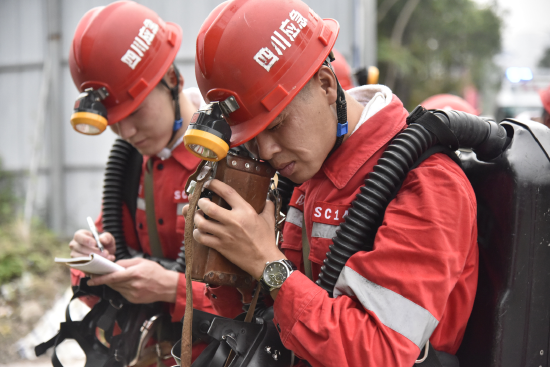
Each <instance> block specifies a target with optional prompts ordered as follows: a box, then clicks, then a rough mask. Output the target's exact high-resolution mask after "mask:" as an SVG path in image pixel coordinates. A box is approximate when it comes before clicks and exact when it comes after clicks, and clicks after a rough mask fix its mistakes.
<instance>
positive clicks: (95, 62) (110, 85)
mask: <svg viewBox="0 0 550 367" xmlns="http://www.w3.org/2000/svg"><path fill="white" fill-rule="evenodd" d="M181 39H182V31H181V28H180V27H179V26H178V25H177V24H174V23H169V22H164V21H163V20H162V19H161V18H160V17H159V16H158V15H157V14H156V13H155V12H154V11H152V10H151V9H148V8H146V7H145V6H143V5H140V4H138V3H135V2H133V1H118V2H115V3H112V4H109V5H107V6H101V7H97V8H93V9H91V10H90V11H88V12H87V13H86V14H85V15H84V16H83V17H82V19H81V20H80V22H79V23H78V26H77V27H76V31H75V34H74V37H73V42H72V44H71V50H70V53H69V68H70V70H71V76H72V78H73V81H74V83H75V85H76V87H77V88H78V90H79V91H81V92H82V91H84V90H85V89H88V88H93V89H94V90H96V89H99V88H102V87H105V88H106V89H107V91H108V93H109V96H108V97H107V98H106V99H105V100H103V101H102V103H103V104H104V105H105V107H106V108H107V115H108V117H107V120H108V124H109V125H112V124H115V123H117V122H118V121H120V120H122V119H123V118H125V117H126V116H128V115H129V114H130V113H131V112H132V111H134V110H135V108H136V107H137V106H138V105H139V104H140V103H141V102H142V101H143V100H144V99H145V97H146V96H147V95H148V94H149V93H150V92H151V91H152V90H153V88H155V86H156V85H157V84H158V83H159V82H160V80H161V79H162V77H163V76H164V74H166V71H167V70H168V68H169V67H170V65H171V64H172V62H173V61H174V59H175V58H176V54H177V52H178V50H179V47H180V44H181Z"/></svg>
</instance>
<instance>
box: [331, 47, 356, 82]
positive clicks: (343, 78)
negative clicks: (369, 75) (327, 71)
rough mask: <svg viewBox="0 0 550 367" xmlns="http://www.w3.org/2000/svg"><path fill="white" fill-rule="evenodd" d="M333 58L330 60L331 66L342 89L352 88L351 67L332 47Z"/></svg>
mask: <svg viewBox="0 0 550 367" xmlns="http://www.w3.org/2000/svg"><path fill="white" fill-rule="evenodd" d="M332 53H333V54H334V58H335V60H334V61H333V62H331V64H332V68H333V69H334V72H335V73H336V77H337V78H338V81H339V82H340V85H341V86H342V88H343V89H344V90H348V89H351V88H353V87H354V86H353V81H352V80H351V68H350V66H349V64H348V62H347V61H346V59H345V58H344V56H343V55H342V54H341V53H340V52H338V50H336V49H332Z"/></svg>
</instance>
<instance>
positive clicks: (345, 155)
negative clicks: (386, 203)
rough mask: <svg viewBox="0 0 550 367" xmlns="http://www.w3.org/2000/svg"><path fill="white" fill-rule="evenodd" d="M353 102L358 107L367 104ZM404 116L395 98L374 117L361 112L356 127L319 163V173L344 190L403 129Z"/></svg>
mask: <svg viewBox="0 0 550 367" xmlns="http://www.w3.org/2000/svg"><path fill="white" fill-rule="evenodd" d="M363 88H364V87H363ZM356 89H358V88H356ZM352 91H353V90H352ZM356 93H357V92H356ZM350 94H352V96H353V94H355V93H350ZM354 97H355V96H354ZM356 99H357V100H358V101H359V102H361V103H362V104H367V103H368V101H365V100H364V99H363V100H362V99H361V98H356ZM366 108H368V104H367V106H366ZM407 115H408V113H407V110H405V108H404V107H403V103H401V101H400V100H399V98H397V96H396V95H392V98H391V101H390V102H389V103H388V104H387V105H385V107H382V108H381V109H380V110H379V111H378V112H376V113H375V114H374V115H371V114H369V113H365V112H364V113H363V115H362V116H361V120H362V121H360V123H361V122H362V124H361V125H360V126H359V128H357V129H356V130H355V131H354V132H353V134H352V135H351V136H350V137H348V138H347V139H346V140H345V141H344V143H343V144H342V145H341V146H340V147H339V148H338V149H337V150H336V151H335V152H334V153H333V154H332V155H331V156H330V157H329V158H328V159H327V160H326V161H325V163H323V166H322V170H323V172H324V174H325V175H326V176H327V177H328V179H329V180H330V181H331V182H332V184H333V185H334V186H335V187H336V188H338V189H342V188H344V187H345V186H346V185H347V184H348V182H349V180H350V179H351V178H352V177H353V176H354V175H355V174H356V173H357V171H358V170H359V169H360V168H361V167H362V166H363V165H364V164H365V162H366V161H367V160H369V159H370V158H371V157H372V156H373V155H374V154H375V153H376V152H377V151H378V150H380V149H381V148H382V147H384V146H385V145H386V144H388V142H389V141H390V140H391V139H392V138H393V137H394V136H395V135H396V134H397V133H398V132H399V131H401V130H402V129H403V128H404V127H405V125H406V123H405V120H406V118H407ZM369 116H370V117H369Z"/></svg>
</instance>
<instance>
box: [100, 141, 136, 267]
mask: <svg viewBox="0 0 550 367" xmlns="http://www.w3.org/2000/svg"><path fill="white" fill-rule="evenodd" d="M136 153H137V151H136V149H135V148H134V147H133V146H132V145H130V143H127V142H125V141H124V140H122V139H117V140H116V141H115V143H114V144H113V147H112V148H111V152H110V153H109V159H108V161H107V166H106V168H105V178H104V181H103V203H102V204H103V207H102V215H103V218H102V219H103V231H104V232H109V233H111V234H112V235H113V237H114V238H115V243H116V252H115V257H116V259H117V260H120V259H128V258H131V257H132V255H130V252H129V250H128V244H127V243H126V238H125V237H124V229H123V228H124V227H123V225H122V204H123V191H124V187H125V182H126V173H127V167H128V166H129V165H130V164H131V160H132V158H134V159H135V154H136ZM137 154H139V153H137Z"/></svg>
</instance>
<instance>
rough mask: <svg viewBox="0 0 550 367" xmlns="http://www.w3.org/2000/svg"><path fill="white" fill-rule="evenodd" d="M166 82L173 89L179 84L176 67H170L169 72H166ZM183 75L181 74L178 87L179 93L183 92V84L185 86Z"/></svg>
mask: <svg viewBox="0 0 550 367" xmlns="http://www.w3.org/2000/svg"><path fill="white" fill-rule="evenodd" d="M164 80H166V81H167V82H168V85H169V86H170V87H171V88H173V87H174V86H175V85H176V84H177V83H178V78H177V77H176V72H175V70H174V65H170V67H169V68H168V70H167V71H166V74H164ZM184 82H185V81H184V79H183V75H181V74H179V85H178V92H180V93H181V91H182V90H183V84H184Z"/></svg>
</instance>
